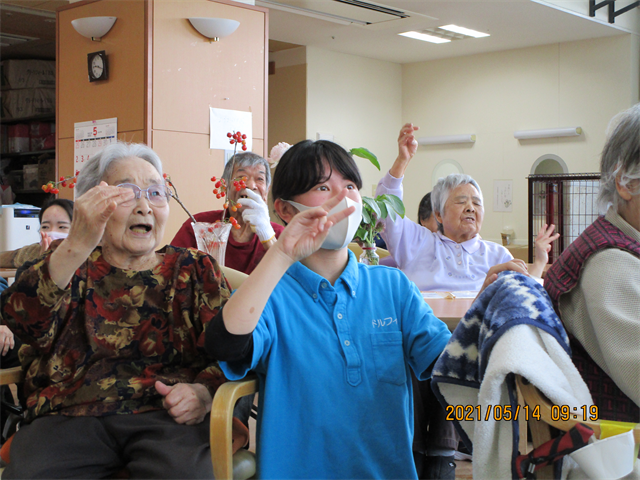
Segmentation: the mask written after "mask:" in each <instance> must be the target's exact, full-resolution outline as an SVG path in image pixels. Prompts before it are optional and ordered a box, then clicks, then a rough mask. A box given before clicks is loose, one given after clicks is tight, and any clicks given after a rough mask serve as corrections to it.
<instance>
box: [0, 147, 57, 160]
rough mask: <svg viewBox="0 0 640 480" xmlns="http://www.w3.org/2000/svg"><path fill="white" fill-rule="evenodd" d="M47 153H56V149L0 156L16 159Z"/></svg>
mask: <svg viewBox="0 0 640 480" xmlns="http://www.w3.org/2000/svg"><path fill="white" fill-rule="evenodd" d="M45 153H56V149H55V148H51V149H48V150H38V151H35V152H18V153H2V154H0V155H2V158H14V157H28V156H35V155H43V154H45Z"/></svg>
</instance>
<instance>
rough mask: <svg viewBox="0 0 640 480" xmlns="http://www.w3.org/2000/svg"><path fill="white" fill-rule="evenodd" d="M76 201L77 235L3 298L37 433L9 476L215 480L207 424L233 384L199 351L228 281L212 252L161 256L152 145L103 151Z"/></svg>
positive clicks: (20, 445) (27, 434) (164, 198)
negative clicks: (215, 400)
mask: <svg viewBox="0 0 640 480" xmlns="http://www.w3.org/2000/svg"><path fill="white" fill-rule="evenodd" d="M76 193H77V194H78V198H77V200H76V203H75V210H74V215H73V220H72V222H71V228H70V231H69V236H68V237H67V238H65V239H64V240H62V242H61V243H60V244H59V245H57V248H54V249H52V250H49V251H47V252H46V253H45V254H43V256H42V257H40V258H39V259H38V260H37V261H36V262H35V264H34V265H33V266H31V267H30V268H29V269H27V270H25V271H24V272H23V273H22V275H21V276H20V277H19V278H18V279H17V280H16V282H15V283H14V284H13V285H12V286H11V287H10V288H8V289H7V290H5V291H4V292H3V293H2V313H3V317H4V322H5V323H7V324H8V325H9V327H10V328H11V329H12V330H13V332H14V333H15V335H16V336H18V337H19V338H20V339H21V340H22V341H23V342H24V343H25V344H26V345H27V346H28V347H24V348H25V350H24V352H21V354H22V355H21V359H22V364H23V370H24V371H25V384H24V389H25V394H26V397H27V415H26V416H27V424H26V425H23V426H22V428H20V430H18V432H17V433H16V436H15V437H14V440H13V444H12V447H11V462H10V463H9V465H8V467H7V469H6V470H5V472H4V473H3V475H2V476H3V478H5V477H6V478H17V477H20V478H108V477H113V475H115V474H116V473H117V472H120V471H121V470H123V469H125V468H126V469H127V470H128V471H129V473H130V475H131V477H132V478H213V470H212V465H211V459H210V453H209V429H208V422H204V421H203V420H204V419H205V417H206V415H207V414H208V412H209V410H210V408H211V400H212V397H213V395H214V393H215V391H216V389H217V387H218V386H219V385H220V384H221V383H223V382H224V381H225V379H224V375H223V374H222V372H221V371H220V370H219V368H218V366H217V363H216V362H214V361H211V360H209V359H208V358H207V357H206V355H205V354H204V350H203V342H204V330H205V327H206V325H207V324H208V323H209V321H210V320H211V319H212V318H213V317H214V316H215V315H216V313H217V312H218V310H219V309H220V307H221V306H222V305H223V304H224V303H225V302H226V300H227V299H228V298H229V291H228V289H227V286H226V281H225V278H224V276H223V274H222V273H221V271H220V269H219V267H218V265H217V264H216V262H215V260H214V259H213V258H212V257H210V256H209V255H207V254H205V253H202V252H198V251H196V250H191V249H183V248H176V247H171V246H166V247H164V248H161V249H158V247H159V245H160V242H161V240H162V236H163V234H164V229H165V224H166V221H167V218H168V216H169V199H170V193H169V191H168V189H167V187H166V186H165V181H164V178H163V173H162V163H161V162H160V159H159V158H158V156H157V155H156V154H155V153H154V152H153V150H151V149H150V148H149V147H147V146H146V145H141V144H131V145H127V144H123V143H117V144H112V145H110V146H108V147H106V148H105V149H104V150H103V151H102V152H101V153H99V154H97V155H96V156H94V157H92V158H91V159H89V161H88V163H86V164H85V165H84V168H83V170H82V171H81V173H80V175H79V177H78V184H77V188H76ZM54 247H55V245H54Z"/></svg>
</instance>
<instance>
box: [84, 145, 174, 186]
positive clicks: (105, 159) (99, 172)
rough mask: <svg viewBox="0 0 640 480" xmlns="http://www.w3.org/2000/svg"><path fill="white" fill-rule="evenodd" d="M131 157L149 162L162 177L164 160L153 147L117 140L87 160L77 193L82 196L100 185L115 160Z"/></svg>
mask: <svg viewBox="0 0 640 480" xmlns="http://www.w3.org/2000/svg"><path fill="white" fill-rule="evenodd" d="M129 157H138V158H141V159H142V160H144V161H146V162H149V163H150V164H151V165H153V168H155V169H156V170H157V171H158V173H159V174H160V177H162V161H161V160H160V157H158V154H157V153H156V152H154V151H153V150H152V149H151V147H148V146H147V145H145V144H144V143H125V142H116V143H112V144H111V145H107V146H106V147H105V148H104V149H102V150H101V151H99V152H98V153H96V154H95V155H93V156H92V157H91V158H89V160H87V163H85V164H84V167H82V170H81V171H80V175H78V183H77V185H76V192H77V193H76V195H77V196H80V195H82V194H83V193H86V192H87V191H89V190H90V189H92V188H93V187H95V186H96V185H98V184H99V183H100V182H101V181H102V179H103V178H104V177H105V175H106V174H107V170H109V167H110V166H111V164H112V163H113V162H115V161H116V160H122V159H123V158H129Z"/></svg>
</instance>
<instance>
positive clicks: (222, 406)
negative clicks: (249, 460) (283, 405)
mask: <svg viewBox="0 0 640 480" xmlns="http://www.w3.org/2000/svg"><path fill="white" fill-rule="evenodd" d="M257 391H258V377H256V376H255V375H253V374H251V375H247V377H246V378H244V379H243V380H240V381H237V382H226V383H223V384H222V385H221V386H220V387H219V388H218V390H217V391H216V394H215V396H214V397H213V403H212V405H211V425H210V432H209V445H210V448H211V461H212V463H213V474H214V477H215V478H216V479H218V480H223V479H231V478H233V453H232V448H231V446H232V437H231V431H232V428H231V425H232V419H233V408H234V406H235V404H236V402H237V401H238V399H239V398H240V397H244V396H245V395H251V394H253V393H256V392H257Z"/></svg>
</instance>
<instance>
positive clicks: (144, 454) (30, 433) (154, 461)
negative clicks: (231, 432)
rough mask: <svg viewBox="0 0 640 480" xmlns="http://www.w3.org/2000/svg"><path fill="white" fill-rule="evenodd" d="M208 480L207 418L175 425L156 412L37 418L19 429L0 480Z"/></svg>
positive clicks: (164, 414) (210, 476) (210, 466)
mask: <svg viewBox="0 0 640 480" xmlns="http://www.w3.org/2000/svg"><path fill="white" fill-rule="evenodd" d="M124 468H126V469H127V470H128V471H129V474H130V478H213V467H212V465H211V456H210V451H209V416H208V415H207V416H206V417H205V419H204V421H203V422H202V423H200V424H198V425H192V426H188V425H179V424H177V423H176V422H175V421H174V420H173V418H171V417H170V416H169V414H168V413H167V412H166V411H164V410H162V411H154V412H148V413H140V414H131V415H110V416H107V417H65V416H62V415H53V416H46V417H41V418H38V419H36V420H34V421H33V422H32V423H31V424H28V425H23V426H22V427H21V428H20V430H18V432H17V433H16V435H15V437H14V439H13V444H12V445H11V462H10V463H9V465H8V466H7V468H6V469H5V471H4V472H3V474H2V478H3V480H5V479H13V478H108V477H113V475H115V474H116V473H118V472H120V471H121V470H123V469H124Z"/></svg>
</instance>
